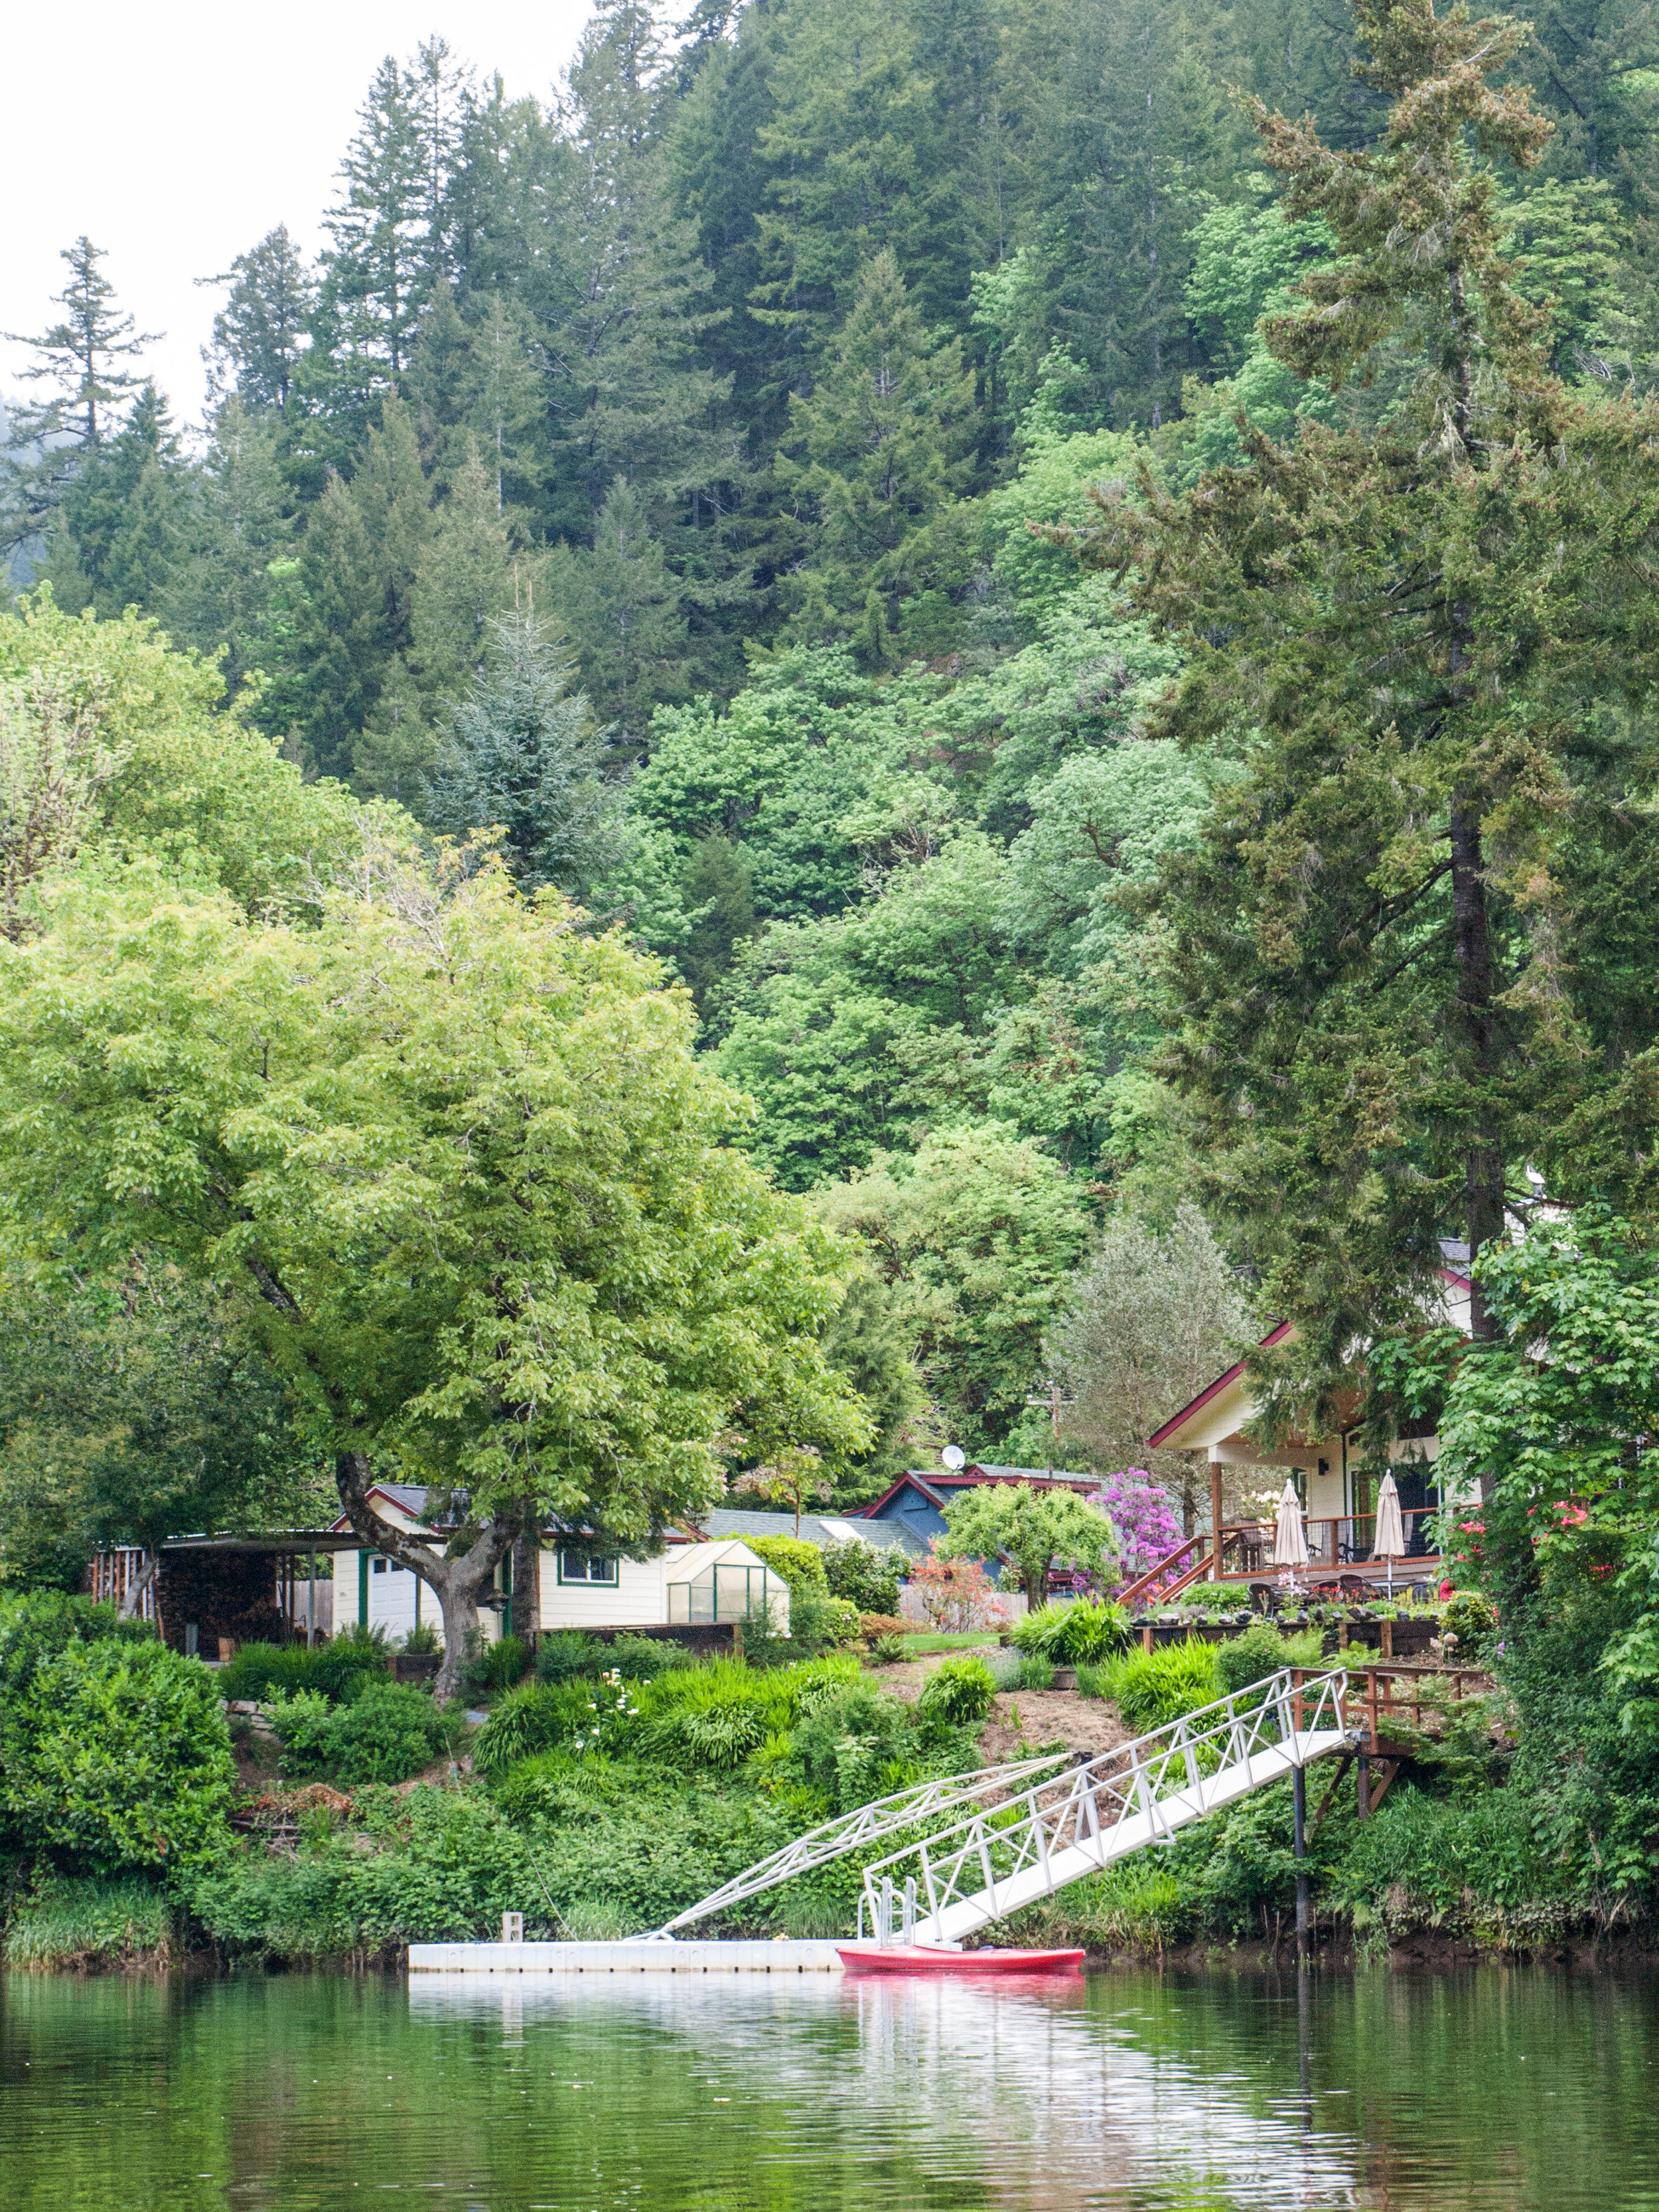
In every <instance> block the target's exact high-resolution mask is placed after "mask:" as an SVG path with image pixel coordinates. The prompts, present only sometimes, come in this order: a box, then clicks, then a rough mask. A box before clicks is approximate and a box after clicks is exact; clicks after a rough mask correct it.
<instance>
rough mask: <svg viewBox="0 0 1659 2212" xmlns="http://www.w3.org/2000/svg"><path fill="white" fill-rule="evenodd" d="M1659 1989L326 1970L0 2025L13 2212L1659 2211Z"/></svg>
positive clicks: (73, 1991) (34, 1993) (178, 1989)
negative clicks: (452, 2211) (363, 1975)
mask: <svg viewBox="0 0 1659 2212" xmlns="http://www.w3.org/2000/svg"><path fill="white" fill-rule="evenodd" d="M1656 2010H1659V2008H1656V2001H1655V1987H1654V1984H1652V1983H1651V1982H1650V1981H1647V1980H1630V1981H1623V1982H1621V1981H1615V1980H1611V1979H1605V1978H1603V1979H1592V1978H1571V1977H1569V1976H1566V1975H1559V1974H1552V1973H1547V1972H1537V1971H1534V1972H1529V1973H1528V1972H1504V1971H1503V1970H1501V1969H1496V1968H1488V1969H1483V1970H1481V1971H1480V1972H1479V1973H1471V1974H1466V1975H1462V1976H1459V1977H1446V1978H1427V1977H1425V1978H1411V1977H1407V1976H1403V1975H1390V1974H1389V1973H1388V1972H1376V1973H1372V1974H1369V1975H1362V1976H1360V1977H1358V1978H1357V1979H1348V1978H1340V1977H1334V1976H1332V1977H1322V1976H1312V1977H1309V1976H1304V1977H1301V1978H1298V1977H1297V1975H1295V1974H1294V1973H1287V1974H1285V1975H1283V1976H1279V1977H1253V1976H1243V1975H1235V1974H1232V1973H1228V1972H1217V1973H1215V1974H1213V1975H1201V1974H1200V1975H1186V1976H1176V1975H1175V1974H1169V1975H1160V1974H1156V1973H1145V1974H1125V1975H1102V1976H1095V1977H1091V1978H1090V1980H1089V1982H1088V1983H1087V1984H1086V1986H1080V1985H1079V1984H1074V1983H1073V1984H1057V1985H1048V1986H1036V1987H1031V1986H1027V1987H1021V1988H998V1987H996V1986H995V1985H994V1984H977V1985H976V1984H963V1983H956V1982H939V1983H933V1984H929V1983H926V1982H916V1983H891V1984H890V1983H886V1982H882V1981H873V1980H872V1981H859V1982H842V1981H841V1980H839V1979H838V1978H831V1977H827V1976H826V1977H823V1978H819V1977H817V1976H809V1977H802V1978H788V1979H784V1978H779V1979H778V1980H775V1981H773V1980H770V1979H760V1978H741V1979H738V1978H731V1979H727V1978H710V1979H708V1980H702V1979H697V1980H690V1981H686V1980H680V1979H678V1978H674V1979H670V1978H667V1977H664V1978H661V1979H656V1978H648V1979H640V1980H635V1979H632V1978H629V1979H628V1980H625V1981H624V1980H621V1979H618V1980H617V1981H614V1982H613V1981H609V1980H594V1979H590V1978H583V1979H582V1980H580V1981H579V1982H578V1981H568V1982H567V1981H562V1980H557V1981H556V1980H551V1979H550V1980H545V1981H535V1980H519V1979H514V1980H513V1981H510V1982H501V1981H498V1980H491V1979H481V1980H478V1981H474V1982H469V1981H463V1980H460V1979H459V1978H449V1977H443V1978H424V1977H422V1978H416V1980H415V1981H414V1982H413V1983H411V1984H410V1985H409V1986H408V1987H407V1988H405V1986H404V1984H401V1983H399V1982H397V1981H386V1982H360V1981H350V1980H345V1979H341V1978H329V1977H324V1976H313V1977H300V1976H295V1977H292V1978H260V1977H248V1978H245V1979H238V1980H235V1981H231V1982H220V1983H212V1982H185V1981H176V1982H173V1983H170V1984H169V1983H154V1982H126V1983H120V1982H101V1983H76V1982H70V1981H52V1980H46V1979H40V1980H35V1979H28V1978H12V1979H11V1980H9V1982H7V1983H5V1984H3V1998H0V2176H3V2177H4V2184H3V2186H4V2194H3V2203H4V2206H5V2208H6V2212H14V2208H15V2212H82V2208H90V2207H94V2206H95V2207H97V2208H99V2212H106V2208H112V2212H128V2208H132V2212H159V2208H167V2212H172V2208H173V2207H175V2206H184V2207H188V2208H190V2209H191V2212H221V2208H224V2212H229V2208H242V2207H248V2208H264V2207H270V2208H272V2212H276V2208H281V2212H313V2208H329V2212H333V2208H336V2207H343V2206H350V2207H353V2208H357V2212H361V2208H362V2206H363V2205H364V2203H366V2201H367V2200H368V2198H370V2197H377V2196H378V2195H380V2193H382V2192H385V2193H394V2194H395V2193H401V2192H405V2191H406V2192H410V2193H418V2194H420V2195H422V2196H424V2197H427V2198H428V2200H430V2201H432V2202H434V2203H439V2204H444V2203H448V2204H452V2205H454V2206H456V2207H457V2208H462V2207H474V2208H477V2212H611V2208H621V2207H627V2208H630V2212H1038V2208H1042V2212H1072V2209H1073V2208H1079V2212H1082V2208H1091V2212H1095V2208H1099V2212H1246V2208H1255V2207H1265V2206H1273V2207H1274V2208H1279V2207H1287V2206H1307V2207H1327V2206H1332V2207H1334V2206H1354V2207H1358V2208H1364V2212H1383V2208H1385V2207H1386V2208H1388V2212H1592V2208H1594V2212H1603V2208H1606V2207H1616V2208H1618V2212H1659V2064H1656V2051H1659V2036H1656Z"/></svg>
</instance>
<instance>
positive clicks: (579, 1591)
mask: <svg viewBox="0 0 1659 2212" xmlns="http://www.w3.org/2000/svg"><path fill="white" fill-rule="evenodd" d="M666 1566H667V1561H666V1559H665V1558H663V1557H660V1556H659V1557H658V1558H656V1559H618V1561H617V1579H616V1581H615V1582H614V1583H561V1582H560V1580H559V1555H558V1553H556V1552H547V1551H544V1553H542V1577H541V1580H542V1590H541V1597H542V1626H543V1627H544V1628H660V1627H661V1626H663V1625H664V1623H665V1621H666V1620H667V1619H668V1598H667V1593H666V1589H665V1583H664V1573H665V1568H666Z"/></svg>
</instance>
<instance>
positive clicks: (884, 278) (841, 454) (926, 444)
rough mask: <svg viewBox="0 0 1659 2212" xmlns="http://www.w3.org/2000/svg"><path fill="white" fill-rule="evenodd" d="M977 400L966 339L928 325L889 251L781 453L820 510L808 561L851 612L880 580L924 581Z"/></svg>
mask: <svg viewBox="0 0 1659 2212" xmlns="http://www.w3.org/2000/svg"><path fill="white" fill-rule="evenodd" d="M973 398H974V380H973V376H972V373H971V372H970V371H969V370H967V369H964V368H963V362H962V347H961V343H960V341H959V340H957V339H956V338H953V337H944V338H935V337H933V335H932V334H931V333H930V332H929V331H927V328H926V327H925V325H923V322H922V319H921V313H920V312H919V311H918V309H917V307H916V305H915V301H914V300H913V299H912V298H911V297H910V295H909V292H908V289H907V287H906V284H905V282H904V278H903V276H902V273H901V271H900V269H899V265H898V262H897V260H896V257H895V256H894V254H893V253H892V252H891V251H890V249H884V251H883V252H880V253H878V254H877V256H876V257H875V258H874V259H873V260H872V262H871V263H870V264H869V265H868V266H867V267H866V270H864V272H863V274H862V275H861V276H860V280H859V285H858V291H857V295H856V296H855V298H854V303H853V308H852V312H851V313H850V314H849V315H848V318H847V320H846V323H845V324H844V325H843V326H842V330H841V331H840V333H839V335H838V337H837V338H836V343H835V346H834V349H833V350H832V354H831V357H830V359H829V362H827V363H826V364H825V367H824V368H823V372H822V374H820V376H819V377H818V379H817V382H816V383H815V385H814V386H813V389H812V392H811V395H810V397H807V398H801V397H799V396H796V397H793V398H791V400H790V403H789V419H790V432H791V436H790V447H791V450H790V452H789V453H787V454H785V455H784V456H781V458H780V460H779V463H778V474H779V476H780V477H781V480H782V481H783V482H784V483H786V484H787V485H788V486H789V487H790V489H792V490H793V492H794V494H795V495H796V496H797V498H798V499H799V501H802V502H804V503H805V506H806V507H808V509H809V510H810V512H811V515H812V517H813V523H812V525H811V530H810V536H809V538H808V540H807V542H808V544H810V548H811V550H810V553H809V556H808V558H809V561H810V563H811V567H812V568H817V570H819V571H821V572H822V574H823V582H824V585H825V587H826V590H827V592H828V594H829V601H830V604H831V605H833V606H834V607H836V608H837V609H839V610H840V611H842V613H843V614H844V615H846V616H848V617H850V618H851V619H852V620H853V621H856V620H857V618H858V615H859V613H860V611H862V610H864V609H865V608H866V599H867V594H868V592H869V591H870V590H871V589H872V587H875V586H879V587H881V588H882V589H883V590H884V591H886V592H890V593H894V594H896V593H897V592H900V591H902V590H903V589H905V588H907V587H908V588H912V589H913V588H915V583H916V581H917V580H918V576H919V573H920V571H921V565H922V556H923V551H924V548H925V547H926V545H927V531H928V526H929V525H930V524H931V523H933V520H934V519H935V518H936V517H937V516H938V514H939V512H940V510H941V509H942V508H943V507H945V504H946V502H947V501H949V500H950V499H951V497H952V495H955V494H957V493H958V492H960V490H961V489H962V488H963V483H965V481H966V478H967V474H968V465H969V450H970V442H971V439H972V435H973V422H972V410H973Z"/></svg>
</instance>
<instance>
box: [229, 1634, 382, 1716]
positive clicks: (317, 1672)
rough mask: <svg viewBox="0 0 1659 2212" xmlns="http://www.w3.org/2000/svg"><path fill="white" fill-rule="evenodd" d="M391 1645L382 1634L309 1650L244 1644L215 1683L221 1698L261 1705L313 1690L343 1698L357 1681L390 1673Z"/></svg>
mask: <svg viewBox="0 0 1659 2212" xmlns="http://www.w3.org/2000/svg"><path fill="white" fill-rule="evenodd" d="M387 1650H388V1647H387V1644H386V1638H385V1634H384V1632H381V1631H378V1630H377V1631H375V1632H373V1633H368V1634H365V1633H364V1632H362V1631H361V1630H359V1631H356V1632H352V1633H350V1634H348V1635H343V1636H337V1637H334V1638H331V1640H330V1641H329V1642H328V1643H326V1644H314V1645H313V1646H312V1648H311V1649H310V1650H307V1648H306V1646H305V1645H304V1644H244V1645H243V1646H242V1648H241V1650H240V1651H239V1652H238V1653H237V1654H236V1656H235V1657H234V1659H232V1660H230V1661H228V1662H227V1664H226V1665H224V1666H222V1668H220V1669H219V1672H218V1674H217V1676H216V1681H217V1685H218V1690H219V1694H220V1696H221V1697H222V1698H228V1699H251V1700H255V1701H257V1700H260V1699H264V1698H267V1697H269V1696H270V1694H271V1693H272V1692H276V1693H277V1694H279V1695H281V1696H285V1697H287V1696H292V1695H293V1694H294V1692H295V1691H298V1690H310V1691H315V1692H318V1693H319V1694H320V1695H321V1696H323V1697H325V1698H329V1699H340V1698H343V1697H344V1696H345V1695H346V1694H347V1693H348V1691H349V1687H350V1686H351V1684H353V1683H354V1682H356V1680H358V1679H359V1678H361V1677H363V1676H367V1675H373V1674H384V1673H385V1672H386V1656H387Z"/></svg>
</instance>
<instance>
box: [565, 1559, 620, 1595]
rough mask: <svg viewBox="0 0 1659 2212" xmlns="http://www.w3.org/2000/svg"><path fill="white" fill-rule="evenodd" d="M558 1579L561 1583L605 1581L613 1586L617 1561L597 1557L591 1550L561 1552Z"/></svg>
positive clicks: (615, 1578)
mask: <svg viewBox="0 0 1659 2212" xmlns="http://www.w3.org/2000/svg"><path fill="white" fill-rule="evenodd" d="M559 1580H560V1581H561V1582H562V1583H609V1584H611V1587H613V1588H614V1587H615V1584H616V1580H617V1562H616V1561H615V1560H614V1559H599V1558H598V1557H597V1556H596V1555H595V1554H593V1553H591V1552H561V1553H560V1554H559Z"/></svg>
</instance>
